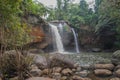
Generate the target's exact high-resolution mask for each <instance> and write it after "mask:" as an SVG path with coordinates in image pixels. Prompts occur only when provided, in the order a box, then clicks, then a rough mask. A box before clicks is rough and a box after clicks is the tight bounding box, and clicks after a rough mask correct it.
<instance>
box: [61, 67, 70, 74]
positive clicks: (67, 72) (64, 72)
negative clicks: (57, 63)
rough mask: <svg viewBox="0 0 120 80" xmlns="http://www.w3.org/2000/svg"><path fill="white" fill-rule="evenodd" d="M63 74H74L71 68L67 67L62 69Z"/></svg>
mask: <svg viewBox="0 0 120 80" xmlns="http://www.w3.org/2000/svg"><path fill="white" fill-rule="evenodd" d="M62 74H63V75H68V74H72V71H71V70H70V69H69V68H67V69H64V70H62Z"/></svg>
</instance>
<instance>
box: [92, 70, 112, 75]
mask: <svg viewBox="0 0 120 80" xmlns="http://www.w3.org/2000/svg"><path fill="white" fill-rule="evenodd" d="M94 73H95V75H97V76H110V75H112V72H111V71H110V70H107V69H96V70H94Z"/></svg>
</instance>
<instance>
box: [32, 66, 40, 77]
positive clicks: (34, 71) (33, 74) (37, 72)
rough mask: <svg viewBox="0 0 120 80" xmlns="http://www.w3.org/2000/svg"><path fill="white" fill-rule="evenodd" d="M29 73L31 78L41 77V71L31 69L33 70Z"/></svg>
mask: <svg viewBox="0 0 120 80" xmlns="http://www.w3.org/2000/svg"><path fill="white" fill-rule="evenodd" d="M30 73H31V75H32V76H41V74H42V71H41V70H40V69H37V68H33V69H32V70H31V71H30Z"/></svg>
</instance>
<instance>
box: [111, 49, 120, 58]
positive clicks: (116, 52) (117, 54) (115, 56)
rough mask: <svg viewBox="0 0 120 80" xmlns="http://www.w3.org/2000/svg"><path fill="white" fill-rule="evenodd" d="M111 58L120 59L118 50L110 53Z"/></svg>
mask: <svg viewBox="0 0 120 80" xmlns="http://www.w3.org/2000/svg"><path fill="white" fill-rule="evenodd" d="M112 57H113V58H117V59H120V50H117V51H115V52H114V53H113V55H112Z"/></svg>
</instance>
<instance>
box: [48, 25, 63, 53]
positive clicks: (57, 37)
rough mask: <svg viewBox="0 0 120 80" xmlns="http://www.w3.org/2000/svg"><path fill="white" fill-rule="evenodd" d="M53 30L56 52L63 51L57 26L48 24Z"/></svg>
mask: <svg viewBox="0 0 120 80" xmlns="http://www.w3.org/2000/svg"><path fill="white" fill-rule="evenodd" d="M49 25H50V26H51V29H52V32H53V38H54V39H55V43H56V48H57V52H64V47H63V43H62V39H61V36H60V34H59V31H58V28H57V26H55V25H52V24H49Z"/></svg>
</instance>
